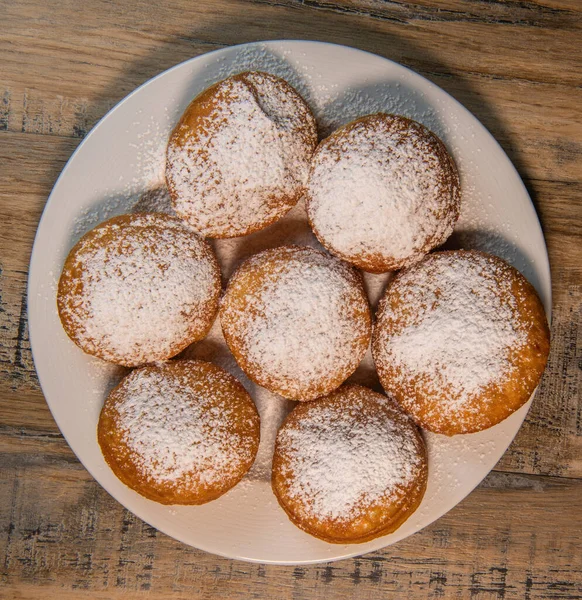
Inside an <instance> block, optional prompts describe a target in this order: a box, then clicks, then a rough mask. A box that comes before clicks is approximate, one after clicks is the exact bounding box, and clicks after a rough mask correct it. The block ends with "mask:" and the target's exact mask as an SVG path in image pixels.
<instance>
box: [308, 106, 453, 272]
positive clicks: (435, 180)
mask: <svg viewBox="0 0 582 600" xmlns="http://www.w3.org/2000/svg"><path fill="white" fill-rule="evenodd" d="M306 199H307V214H308V216H309V222H310V224H311V227H312V229H313V231H314V233H315V235H316V236H317V238H318V239H319V241H320V242H321V243H322V244H323V245H324V246H325V247H326V248H327V249H328V250H329V251H330V252H332V253H333V254H335V255H336V256H339V257H340V258H343V259H344V260H347V261H348V262H351V263H353V264H354V265H356V266H357V267H359V268H361V269H363V270H364V271H369V272H372V273H384V272H386V271H393V270H395V269H400V268H402V267H405V266H407V265H410V264H412V263H414V262H417V261H418V260H420V259H421V258H422V257H423V256H424V255H425V254H426V253H428V252H429V251H430V250H432V249H433V248H436V247H437V246H440V245H441V244H442V243H443V242H444V241H445V240H446V239H447V238H448V237H449V236H450V235H451V233H452V231H453V227H454V225H455V223H456V221H457V219H458V217H459V210H460V186H459V176H458V174H457V168H456V166H455V163H454V162H453V159H452V158H451V156H450V155H449V153H448V152H447V149H446V148H445V146H444V144H443V143H442V142H441V140H440V139H439V138H438V137H437V136H436V135H435V134H434V133H432V132H431V131H429V130H428V129H427V128H426V127H424V126H423V125H421V124H420V123H417V122H416V121H411V120H410V119H406V118H404V117H400V116H396V115H387V114H383V113H378V114H375V115H369V116H366V117H362V118H361V119H357V120H356V121H352V122H351V123H348V124H347V125H344V126H343V127H341V128H340V129H338V130H337V131H335V132H334V133H332V134H331V135H330V136H329V137H328V138H326V139H325V140H323V141H322V142H321V144H320V145H319V147H318V148H317V151H316V153H315V155H314V157H313V161H312V167H311V171H310V175H309V182H308V185H307V192H306Z"/></svg>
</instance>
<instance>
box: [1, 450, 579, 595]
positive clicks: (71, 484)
mask: <svg viewBox="0 0 582 600" xmlns="http://www.w3.org/2000/svg"><path fill="white" fill-rule="evenodd" d="M34 445H36V452H32V451H31V452H30V453H27V454H26V455H25V456H19V448H18V446H17V447H15V448H14V452H15V454H10V453H9V451H8V449H7V448H5V447H3V448H2V453H1V454H0V457H1V459H2V461H3V464H5V465H7V466H6V468H5V469H3V473H2V476H1V478H0V521H2V522H4V523H7V524H8V526H7V527H6V528H4V530H3V532H2V534H0V554H3V555H4V556H5V557H6V558H5V563H4V567H3V569H2V582H3V594H4V596H3V597H6V598H8V597H10V598H37V597H38V592H39V587H40V586H42V590H43V597H44V598H47V599H50V598H71V599H72V598H84V597H86V596H87V597H91V598H107V599H112V600H113V599H115V598H133V597H137V596H138V595H139V594H140V593H142V594H143V593H144V592H147V593H149V594H150V595H152V596H153V597H158V595H159V594H163V597H164V598H172V599H178V598H180V599H182V598H183V599H186V598H188V599H190V598H216V597H222V598H241V599H242V598H244V599H246V598H277V599H280V600H285V599H293V600H297V599H306V600H307V599H309V600H316V599H319V598H334V599H344V598H345V599H348V598H354V597H356V595H357V597H358V598H370V599H372V598H378V597H393V598H403V597H405V598H409V599H415V598H419V599H420V598H423V599H427V598H466V597H471V598H476V599H489V598H505V599H506V600H509V599H513V598H515V599H517V598H519V599H523V598H529V599H530V600H531V599H535V598H576V597H579V596H577V594H579V593H580V586H581V585H582V575H581V573H582V558H581V555H580V552H579V548H580V544H581V543H582V531H581V528H580V526H579V524H578V525H576V522H577V517H578V516H579V513H580V509H582V482H581V481H577V480H569V479H559V478H545V477H529V476H523V475H514V474H500V473H496V474H491V475H489V477H488V478H487V479H486V480H485V482H484V483H483V484H481V486H480V487H479V488H478V489H477V490H476V491H475V492H474V493H473V494H471V495H470V496H469V497H468V498H467V499H466V500H464V501H463V502H462V503H461V504H460V505H459V506H457V507H456V508H455V509H453V510H452V511H451V512H450V513H448V514H447V515H446V516H445V517H443V518H441V519H440V520H439V521H438V522H437V523H435V524H433V525H432V526H429V527H428V528H426V529H424V530H423V531H422V532H420V533H418V534H416V535H414V536H412V537H411V538H408V539H406V540H404V541H402V542H400V543H398V544H397V545H396V546H393V547H388V548H386V549H384V550H382V551H379V552H375V553H372V554H368V555H366V556H363V557H360V558H357V559H352V560H344V561H341V562H338V563H333V564H326V565H325V564H324V565H314V566H298V567H282V566H271V565H252V564H245V563H241V562H237V561H230V560H226V559H222V558H218V557H216V556H213V555H210V554H207V553H204V552H200V551H198V550H195V549H193V548H190V547H187V546H184V545H182V544H180V543H178V542H176V541H174V540H172V539H171V538H168V537H166V536H165V535H163V534H161V533H159V532H157V531H156V530H155V529H154V528H152V527H150V526H149V525H147V524H145V523H143V522H142V521H141V520H139V519H138V518H137V517H135V516H134V515H132V514H131V513H129V512H128V511H126V510H124V509H123V508H122V507H121V506H120V505H119V504H118V503H117V502H116V501H114V500H113V499H112V498H111V497H110V496H109V495H108V494H107V493H106V492H104V491H103V490H102V489H101V488H100V487H99V486H98V484H96V483H95V482H94V481H93V480H92V478H91V477H90V476H89V475H88V474H87V473H86V471H85V470H84V469H83V468H82V467H81V466H80V465H78V464H77V463H76V462H75V461H71V460H68V459H67V458H66V457H61V456H55V455H54V453H51V454H50V455H48V456H47V455H46V454H45V452H44V449H45V447H46V445H45V443H44V442H43V441H33V442H31V446H34ZM31 450H32V447H31ZM1 594H2V593H0V595H1Z"/></svg>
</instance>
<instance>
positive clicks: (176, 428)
mask: <svg viewBox="0 0 582 600" xmlns="http://www.w3.org/2000/svg"><path fill="white" fill-rule="evenodd" d="M259 424H260V423H259V415H258V413H257V410H256V408H255V405H254V403H253V401H252V400H251V397H250V396H249V395H248V393H247V392H246V390H245V389H244V387H243V386H242V385H241V384H240V383H239V382H238V381H237V380H236V379H235V378H234V377H233V376H232V375H230V374H229V373H227V372H226V371H224V369H221V368H220V367H217V366H215V365H212V364H210V363H207V362H203V361H191V360H184V361H172V362H169V363H165V364H158V365H150V366H147V367H142V368H140V369H136V370H134V371H132V372H131V373H130V374H129V375H127V376H126V377H125V378H124V379H123V380H122V381H121V383H120V384H119V385H118V386H117V387H116V388H115V389H114V390H113V391H112V392H111V393H110V394H109V397H108V398H107V400H106V402H105V405H104V406H103V409H102V411H101V416H100V419H99V425H98V440H99V444H100V446H101V450H102V452H103V455H104V457H105V459H106V461H107V463H108V464H109V466H110V467H111V468H112V470H113V471H114V473H115V474H116V475H117V477H118V478H119V479H121V481H122V482H123V483H125V484H126V485H127V486H129V487H131V488H132V489H133V490H135V491H136V492H138V493H139V494H141V495H143V496H145V497H146V498H150V499H151V500H155V501H157V502H161V503H163V504H203V503H204V502H208V501H210V500H213V499H215V498H218V497H219V496H221V495H222V494H224V493H225V492H226V491H227V490H229V489H230V488H232V487H233V486H234V485H236V484H237V483H238V482H239V481H240V480H241V479H242V477H243V476H244V474H245V473H246V472H247V471H248V470H249V469H250V467H251V465H252V464H253V461H254V459H255V456H256V453H257V450H258V446H259Z"/></svg>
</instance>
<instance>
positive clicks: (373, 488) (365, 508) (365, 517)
mask: <svg viewBox="0 0 582 600" xmlns="http://www.w3.org/2000/svg"><path fill="white" fill-rule="evenodd" d="M426 472H427V471H426V451H425V448H424V444H423V441H422V438H421V436H420V435H419V433H418V431H417V430H416V427H415V426H414V424H413V423H412V422H411V421H410V420H409V419H408V418H407V417H406V416H405V415H404V414H402V413H401V412H400V411H399V410H398V409H397V408H396V407H395V405H394V404H393V403H392V401H390V400H389V399H388V398H387V397H386V396H383V395H381V394H378V393H376V392H373V391H372V390H370V389H368V388H365V387H362V386H356V385H349V386H343V387H341V388H340V389H339V390H337V391H336V392H334V393H333V394H331V395H330V396H327V397H325V398H322V399H320V400H318V401H317V402H313V403H309V404H307V405H300V406H299V407H298V408H296V409H295V411H294V412H293V413H291V415H290V416H289V417H288V418H287V420H286V421H285V423H284V424H283V426H282V427H281V429H280V430H279V433H278V436H277V445H276V449H275V462H274V475H273V485H274V489H275V492H276V494H277V496H278V498H279V500H280V501H281V503H282V505H283V508H285V510H286V511H287V512H289V514H290V516H291V517H292V518H293V519H294V520H296V521H298V522H300V523H302V524H303V525H308V526H309V525H311V526H314V529H315V530H314V531H310V533H314V534H315V535H317V534H318V531H319V534H321V533H322V531H323V529H320V527H322V528H325V529H327V530H328V534H329V528H330V527H336V528H337V527H338V526H340V527H341V526H342V525H346V524H348V525H349V524H351V525H354V526H355V527H357V528H360V527H361V526H362V525H361V524H362V523H363V522H367V521H368V525H369V526H370V527H371V530H368V531H366V530H365V529H366V527H363V529H364V531H362V532H361V533H362V534H363V535H370V534H373V533H374V531H378V530H380V531H383V530H384V529H386V528H387V527H389V526H390V525H391V523H392V524H394V523H393V519H395V518H396V517H399V516H400V515H399V511H400V509H401V508H403V507H404V506H406V504H407V503H408V502H410V504H411V505H412V504H414V505H415V506H416V503H417V502H418V501H419V498H418V497H415V495H418V493H419V492H420V495H422V492H423V491H424V484H425V482H426ZM415 506H414V507H415ZM382 513H384V516H383V517H381V518H380V520H379V521H378V522H375V521H376V519H377V518H378V516H379V515H380V514H382ZM332 524H333V525H332ZM320 536H321V535H320ZM330 537H332V536H330Z"/></svg>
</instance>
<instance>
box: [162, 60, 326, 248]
mask: <svg viewBox="0 0 582 600" xmlns="http://www.w3.org/2000/svg"><path fill="white" fill-rule="evenodd" d="M316 145H317V127H316V123H315V119H314V117H313V115H312V114H311V111H310V109H309V107H308V106H307V104H306V103H305V101H304V100H303V98H301V96H300V95H299V94H298V93H297V91H296V90H295V89H294V88H293V87H292V86H291V85H289V84H288V83H287V82H286V81H284V80H283V79H281V78H279V77H276V76H274V75H271V74H269V73H262V72H259V71H247V72H244V73H239V74H238V75H234V76H232V77H229V78H227V79H225V80H223V81H220V82H218V83H216V84H214V85H212V86H211V87H209V88H208V89H207V90H205V91H204V92H202V93H201V94H200V95H199V96H197V97H196V98H194V100H193V101H192V102H191V103H190V105H189V106H188V108H187V109H186V111H185V112H184V114H183V115H182V118H181V119H180V121H179V122H178V124H177V125H176V127H175V128H174V130H173V132H172V134H171V136H170V139H169V142H168V150H167V168H166V182H167V185H168V190H169V192H170V195H171V197H172V203H173V206H174V209H175V210H176V212H177V213H178V214H179V215H180V216H181V217H182V218H184V219H185V220H186V221H187V222H188V223H189V224H190V225H191V227H192V228H193V229H194V230H195V231H198V232H200V233H201V234H202V235H204V236H206V237H211V238H230V237H237V236H242V235H247V234H249V233H252V232H254V231H257V230H259V229H263V228H264V227H266V226H267V225H270V224H271V223H273V222H275V221H276V220H278V219H280V218H281V217H282V216H283V215H284V214H285V213H287V212H288V211H289V210H290V209H291V208H292V207H293V206H295V204H297V202H298V200H299V198H300V197H301V195H302V193H303V190H304V186H305V182H306V180H307V173H308V170H309V164H310V160H311V156H312V155H313V152H314V150H315V147H316Z"/></svg>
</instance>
